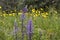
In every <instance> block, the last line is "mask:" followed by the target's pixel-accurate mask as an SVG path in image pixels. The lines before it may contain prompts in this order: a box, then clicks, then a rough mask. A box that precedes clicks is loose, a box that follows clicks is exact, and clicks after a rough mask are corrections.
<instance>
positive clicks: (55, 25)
mask: <svg viewBox="0 0 60 40" xmlns="http://www.w3.org/2000/svg"><path fill="white" fill-rule="evenodd" d="M59 15H60V14H59V13H58V12H57V11H55V10H54V11H53V12H52V14H51V13H50V12H41V11H39V10H34V9H32V12H26V13H23V12H18V15H17V13H9V14H6V13H3V14H2V12H0V40H60V16H59Z"/></svg>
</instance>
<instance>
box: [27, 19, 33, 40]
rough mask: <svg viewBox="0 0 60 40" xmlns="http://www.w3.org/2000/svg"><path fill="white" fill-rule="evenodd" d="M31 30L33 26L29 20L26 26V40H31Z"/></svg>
mask: <svg viewBox="0 0 60 40" xmlns="http://www.w3.org/2000/svg"><path fill="white" fill-rule="evenodd" d="M32 28H33V26H32V20H31V19H30V20H29V21H28V25H27V34H28V36H29V38H28V40H32V39H31V36H32Z"/></svg>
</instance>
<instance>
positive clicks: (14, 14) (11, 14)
mask: <svg viewBox="0 0 60 40" xmlns="http://www.w3.org/2000/svg"><path fill="white" fill-rule="evenodd" d="M21 14H22V13H18V15H21ZM0 16H4V17H6V16H16V13H9V14H6V13H4V14H0Z"/></svg>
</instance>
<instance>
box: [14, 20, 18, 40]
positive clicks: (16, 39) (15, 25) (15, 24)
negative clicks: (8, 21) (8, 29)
mask: <svg viewBox="0 0 60 40" xmlns="http://www.w3.org/2000/svg"><path fill="white" fill-rule="evenodd" d="M17 31H18V26H17V22H16V20H15V22H14V37H15V40H18V38H17Z"/></svg>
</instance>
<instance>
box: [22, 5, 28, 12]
mask: <svg viewBox="0 0 60 40" xmlns="http://www.w3.org/2000/svg"><path fill="white" fill-rule="evenodd" d="M22 11H23V13H26V12H27V11H28V10H27V5H26V6H25V7H24V8H23V9H22Z"/></svg>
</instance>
